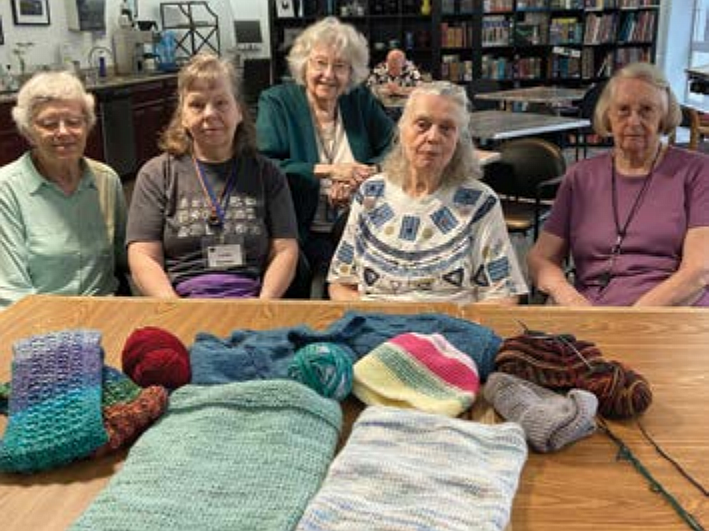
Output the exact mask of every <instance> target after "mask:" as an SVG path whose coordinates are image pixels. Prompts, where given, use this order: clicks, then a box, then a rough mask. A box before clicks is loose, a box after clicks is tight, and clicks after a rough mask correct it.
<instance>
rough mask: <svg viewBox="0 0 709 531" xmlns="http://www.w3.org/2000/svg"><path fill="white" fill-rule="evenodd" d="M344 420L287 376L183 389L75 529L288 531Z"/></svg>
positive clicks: (328, 457)
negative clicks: (282, 378) (280, 378)
mask: <svg viewBox="0 0 709 531" xmlns="http://www.w3.org/2000/svg"><path fill="white" fill-rule="evenodd" d="M341 424H342V416H341V411H340V407H339V405H338V403H337V402H335V401H333V400H329V399H326V398H322V397H320V396H318V395H317V394H316V393H315V391H312V390H310V389H309V388H307V387H305V386H304V385H302V384H299V383H296V382H292V381H288V380H255V381H250V382H243V383H232V384H226V385H217V386H207V387H200V386H194V385H188V386H185V387H182V388H181V389H178V390H177V391H176V392H175V393H174V394H172V395H171V397H170V405H169V409H168V412H167V414H166V415H165V416H163V418H162V419H161V420H160V421H159V422H158V423H157V424H155V426H154V427H153V428H152V429H151V430H149V431H148V432H147V433H145V434H144V435H143V436H142V437H141V439H140V440H139V441H138V442H137V443H136V444H135V446H134V447H133V448H132V450H131V451H130V454H129V455H128V459H127V461H126V463H125V465H124V467H123V468H122V470H121V471H120V472H119V473H118V474H117V475H116V476H115V477H114V478H113V479H112V480H111V482H110V483H109V485H108V486H107V487H106V488H105V489H104V491H103V492H102V493H101V494H99V496H98V497H97V498H96V500H95V501H94V502H93V504H92V505H91V506H90V507H89V508H88V509H87V511H86V512H85V513H84V514H83V515H82V516H81V518H80V519H79V520H78V521H77V522H76V523H75V524H74V526H73V528H72V529H74V530H91V531H95V530H97V529H111V530H116V531H118V530H131V531H133V530H135V529H166V530H169V531H178V530H183V529H184V530H189V531H194V530H197V529H199V530H200V531H206V530H212V529H213V530H225V529H234V530H239V531H250V530H253V531H271V530H273V531H276V530H278V531H281V530H282V531H286V530H289V531H290V530H292V529H293V528H294V527H295V525H296V524H297V522H298V520H299V519H300V516H301V515H302V513H303V510H304V508H305V506H306V505H307V503H308V501H309V500H310V499H311V498H312V496H313V495H314V494H315V493H316V492H317V490H318V488H319V486H320V483H321V482H322V479H323V478H324V476H325V473H326V472H327V467H328V465H329V463H330V461H331V460H332V457H333V455H334V451H335V446H336V444H337V440H338V436H339V431H340V429H341Z"/></svg>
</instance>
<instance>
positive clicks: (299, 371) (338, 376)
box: [288, 342, 353, 400]
mask: <svg viewBox="0 0 709 531" xmlns="http://www.w3.org/2000/svg"><path fill="white" fill-rule="evenodd" d="M352 357H353V356H352V354H350V353H349V352H348V350H347V349H346V348H345V347H343V346H341V345H338V344H337V343H325V342H321V343H310V344H309V345H305V346H304V347H301V348H299V349H298V350H297V351H296V352H295V356H294V357H293V359H292V360H291V362H290V365H289V366H288V376H289V377H290V378H293V379H294V380H296V381H298V382H300V383H302V384H305V385H307V386H308V387H310V388H311V389H313V390H314V391H316V392H317V393H318V394H319V395H320V396H324V397H326V398H333V399H335V400H344V399H345V398H347V396H348V395H349V394H350V392H351V391H352V374H353V371H352Z"/></svg>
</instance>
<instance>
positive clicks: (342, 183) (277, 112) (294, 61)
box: [256, 17, 394, 267]
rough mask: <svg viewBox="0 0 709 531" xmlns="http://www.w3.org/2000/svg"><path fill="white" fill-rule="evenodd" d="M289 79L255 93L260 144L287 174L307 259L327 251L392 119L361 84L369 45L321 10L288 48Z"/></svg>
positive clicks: (379, 153) (388, 135) (325, 258)
mask: <svg viewBox="0 0 709 531" xmlns="http://www.w3.org/2000/svg"><path fill="white" fill-rule="evenodd" d="M288 64H289V69H290V72H291V75H292V77H293V80H294V81H295V82H294V83H286V84H283V85H279V86H276V87H272V88H270V89H268V90H266V91H264V92H262V93H261V95H260V98H259V104H258V117H257V121H256V128H257V133H258V145H259V150H260V151H261V152H262V153H263V154H265V155H266V156H268V157H270V158H272V159H274V160H276V161H278V163H279V164H280V167H281V169H282V170H283V171H284V172H285V173H286V175H287V176H288V182H289V185H290V189H291V193H292V195H293V202H294V204H295V208H296V215H297V217H298V226H299V232H300V237H301V244H302V245H303V248H304V251H305V254H306V256H307V257H308V259H309V261H310V263H311V265H312V266H315V263H317V262H321V263H322V262H324V265H325V267H326V266H327V263H328V262H329V259H330V257H331V255H332V251H333V250H334V245H333V244H332V242H331V238H330V232H331V230H332V226H333V224H334V222H335V221H336V219H337V217H338V215H340V214H341V212H342V209H343V208H344V207H346V206H347V205H348V204H349V202H350V199H351V197H352V195H353V194H354V192H355V191H356V189H357V187H358V186H359V184H360V183H361V182H362V181H364V180H365V179H366V178H367V177H370V176H371V175H373V174H374V173H376V172H377V169H378V163H379V161H380V160H381V159H382V158H383V156H384V154H385V153H386V152H387V150H388V149H389V146H390V144H391V141H392V138H393V135H394V124H393V123H392V121H391V120H390V119H389V117H388V116H387V115H386V113H385V112H384V110H383V108H382V106H381V105H380V103H379V102H378V101H377V100H376V98H375V97H374V96H373V95H372V93H371V92H370V91H369V89H367V88H366V87H364V86H363V85H362V84H361V83H362V81H364V80H365V79H366V78H367V74H368V73H369V68H368V64H369V48H368V45H367V41H366V39H365V38H364V37H363V36H362V35H361V34H360V33H359V32H357V30H356V29H355V28H354V27H353V26H351V25H349V24H343V23H341V22H339V21H338V20H337V19H336V18H334V17H327V18H325V19H323V20H321V21H319V22H317V23H315V24H313V25H311V26H309V27H308V28H307V29H306V30H305V31H303V32H302V33H301V34H300V35H299V36H298V38H297V39H296V40H295V42H294V44H293V47H292V48H291V51H290V53H289V55H288Z"/></svg>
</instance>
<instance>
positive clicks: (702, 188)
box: [680, 152, 709, 228]
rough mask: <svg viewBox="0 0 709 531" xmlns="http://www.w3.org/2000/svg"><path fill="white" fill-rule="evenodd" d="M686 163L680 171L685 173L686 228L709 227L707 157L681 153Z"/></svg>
mask: <svg viewBox="0 0 709 531" xmlns="http://www.w3.org/2000/svg"><path fill="white" fill-rule="evenodd" d="M685 153H686V154H685ZM685 157H686V162H684V163H683V164H682V166H681V168H682V169H681V170H680V171H685V172H687V178H686V182H687V203H688V204H687V226H688V227H690V228H691V227H707V226H709V157H707V156H706V155H703V154H700V153H694V152H683V153H682V158H683V159H684V158H685Z"/></svg>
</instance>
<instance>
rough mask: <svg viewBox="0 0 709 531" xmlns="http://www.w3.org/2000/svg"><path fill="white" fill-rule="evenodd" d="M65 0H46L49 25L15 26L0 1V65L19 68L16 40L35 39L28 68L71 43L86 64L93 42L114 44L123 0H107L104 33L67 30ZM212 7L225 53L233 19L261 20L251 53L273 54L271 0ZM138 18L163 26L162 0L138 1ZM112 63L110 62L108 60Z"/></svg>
mask: <svg viewBox="0 0 709 531" xmlns="http://www.w3.org/2000/svg"><path fill="white" fill-rule="evenodd" d="M64 1H65V0H47V3H48V4H49V15H50V25H49V26H15V25H14V24H13V19H12V7H11V4H10V2H9V0H2V1H0V17H2V29H3V33H4V36H5V44H3V45H0V65H3V66H5V65H7V64H10V65H11V66H12V71H13V72H18V71H19V63H18V61H17V57H16V56H15V55H14V54H13V53H12V49H13V47H14V45H15V44H16V43H17V42H27V41H31V42H34V43H35V45H34V46H33V47H32V48H31V49H30V50H29V51H28V53H27V54H26V56H25V58H26V62H27V65H28V69H30V70H33V69H35V68H37V67H38V66H39V65H52V64H57V63H59V47H60V45H61V44H62V43H68V44H69V45H70V46H71V48H72V58H73V59H75V60H78V61H80V62H81V64H82V66H86V62H87V56H88V52H89V50H90V49H91V47H92V46H94V45H102V46H108V47H110V46H111V34H112V32H113V31H114V29H115V28H116V27H117V25H118V24H117V21H118V15H119V11H120V0H106V27H107V32H106V33H103V34H99V33H90V32H76V31H70V30H69V29H68V24H67V19H66V15H65V10H64V5H65V4H64ZM207 3H208V4H209V7H210V8H211V9H212V10H213V11H214V12H215V13H216V14H217V16H218V18H219V31H220V40H221V50H222V53H226V52H228V51H229V50H231V49H232V48H233V47H234V44H235V42H234V27H233V22H232V21H233V20H234V19H238V20H253V19H260V20H261V31H262V34H263V38H264V47H263V49H262V50H261V51H256V52H252V54H253V55H255V56H266V57H268V56H269V54H270V48H269V46H268V42H269V36H268V35H269V33H268V0H210V1H208V2H207ZM137 4H138V19H141V20H156V21H157V22H158V25H159V26H160V0H137ZM109 62H110V61H109Z"/></svg>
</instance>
